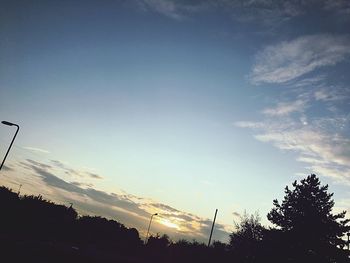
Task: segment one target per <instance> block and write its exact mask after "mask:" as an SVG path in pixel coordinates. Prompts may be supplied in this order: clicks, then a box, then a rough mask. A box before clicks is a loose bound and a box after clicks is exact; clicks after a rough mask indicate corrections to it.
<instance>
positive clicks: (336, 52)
mask: <svg viewBox="0 0 350 263" xmlns="http://www.w3.org/2000/svg"><path fill="white" fill-rule="evenodd" d="M349 54H350V39H349V37H347V36H335V35H309V36H303V37H299V38H296V39H294V40H291V41H283V42H281V43H278V44H276V45H271V46H267V47H266V48H264V49H263V50H262V51H261V52H260V53H258V54H257V56H256V62H255V65H254V67H253V70H252V73H251V81H252V82H253V83H255V84H259V83H285V82H288V81H291V80H294V79H296V78H299V77H301V76H303V75H305V74H307V73H309V72H312V71H314V70H316V69H318V68H321V67H324V66H331V65H335V64H337V63H339V62H341V61H342V60H344V58H345V57H346V56H348V55H349Z"/></svg>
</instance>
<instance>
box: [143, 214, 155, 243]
mask: <svg viewBox="0 0 350 263" xmlns="http://www.w3.org/2000/svg"><path fill="white" fill-rule="evenodd" d="M156 215H158V214H157V213H155V214H153V215H151V219H150V220H149V224H148V229H147V235H146V239H145V244H146V243H147V238H148V234H149V229H150V228H151V223H152V219H153V216H156Z"/></svg>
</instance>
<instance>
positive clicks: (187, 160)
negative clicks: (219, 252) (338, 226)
mask: <svg viewBox="0 0 350 263" xmlns="http://www.w3.org/2000/svg"><path fill="white" fill-rule="evenodd" d="M349 14H350V4H349V3H348V2H346V1H342V0H335V1H328V0H322V1H316V0H309V1H305V2H300V3H299V2H298V1H296V2H295V1H284V2H283V3H280V2H276V1H260V0H254V1H250V2H249V3H247V2H244V1H239V0H232V1H226V0H217V1H213V0H201V1H197V2H193V1H186V0H185V1H174V0H130V1H123V0H120V1H104V2H100V1H92V0H91V1H72V2H68V1H67V2H66V1H63V2H56V1H38V2H33V1H18V2H16V3H14V2H13V1H5V2H4V4H3V8H2V9H1V10H0V19H1V25H2V26H1V27H0V39H1V40H2V41H1V42H0V55H1V57H2V60H1V61H0V121H10V122H13V123H17V124H19V125H20V127H21V128H20V131H19V133H18V136H17V138H16V141H15V142H14V146H13V147H12V149H11V151H10V153H9V156H8V158H7V160H6V163H5V167H4V168H3V169H2V170H1V171H0V184H1V185H4V186H7V187H10V188H12V189H13V190H14V191H16V190H17V189H18V188H19V185H22V187H21V193H23V194H26V193H27V194H34V195H38V194H41V195H42V196H43V197H44V198H47V199H50V200H52V201H54V202H58V203H62V204H66V205H68V204H69V203H73V204H74V208H75V209H77V211H79V213H81V214H95V215H100V216H104V217H107V218H111V219H114V220H117V221H118V222H121V223H123V224H124V225H126V226H127V227H135V228H137V229H138V230H139V231H140V234H141V235H145V232H146V231H147V226H148V223H149V219H150V216H151V214H153V213H158V214H159V215H160V216H158V217H155V218H154V222H153V223H152V228H151V231H150V233H152V234H155V233H157V232H159V233H161V234H163V233H166V234H168V235H169V236H170V237H171V238H172V239H174V240H177V239H179V238H186V239H187V240H190V239H192V238H195V239H197V240H199V241H203V242H206V241H207V240H208V237H209V233H210V228H211V223H212V220H213V217H214V213H215V209H218V215H217V220H216V225H215V229H214V232H213V239H212V240H220V241H223V242H227V240H228V234H229V233H231V232H232V231H233V229H234V222H238V221H239V220H240V217H241V216H242V215H243V214H244V213H245V211H246V212H247V213H249V214H254V213H255V212H258V213H259V214H260V216H261V218H262V223H263V224H264V225H269V224H270V223H269V221H268V220H267V218H266V215H267V213H268V212H269V211H270V210H271V208H272V201H273V199H278V200H281V198H282V197H283V194H284V187H285V186H286V185H291V183H292V182H293V181H294V180H298V181H299V180H300V179H302V178H304V177H306V176H307V175H310V174H317V176H319V177H320V179H321V182H322V183H323V184H328V185H329V191H330V192H331V193H334V200H335V205H336V207H335V212H339V211H342V210H345V211H347V212H348V213H347V214H348V215H347V217H349V211H350V191H349V187H350V150H349V149H350V147H349V146H350V111H349V108H350V87H349V83H350V82H349V80H350V75H349V74H347V73H348V68H349V66H350V65H349V64H350V61H349V58H350V32H349V28H350V15H349ZM14 132H15V130H14V129H13V128H12V127H9V126H5V125H2V124H1V125H0V156H1V158H3V157H2V156H4V155H5V153H6V150H7V148H8V146H9V144H10V142H11V139H12V137H13V135H14Z"/></svg>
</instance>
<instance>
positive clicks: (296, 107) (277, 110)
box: [263, 99, 306, 116]
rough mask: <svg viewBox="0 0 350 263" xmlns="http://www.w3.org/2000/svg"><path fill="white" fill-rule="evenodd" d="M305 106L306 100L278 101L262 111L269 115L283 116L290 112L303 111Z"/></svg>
mask: <svg viewBox="0 0 350 263" xmlns="http://www.w3.org/2000/svg"><path fill="white" fill-rule="evenodd" d="M305 107H306V101H304V100H300V99H299V100H296V101H293V102H279V103H278V104H277V106H276V107H274V108H267V109H265V110H263V113H264V114H266V115H269V116H284V115H288V114H290V113H292V112H303V111H304V109H305Z"/></svg>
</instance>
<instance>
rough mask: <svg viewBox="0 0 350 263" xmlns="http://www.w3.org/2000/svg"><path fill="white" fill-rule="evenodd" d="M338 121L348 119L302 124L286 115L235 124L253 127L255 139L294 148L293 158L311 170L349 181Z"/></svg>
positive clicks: (347, 145)
mask: <svg viewBox="0 0 350 263" xmlns="http://www.w3.org/2000/svg"><path fill="white" fill-rule="evenodd" d="M339 122H343V125H344V123H349V122H350V119H349V118H345V117H344V118H339V119H331V118H321V119H314V120H312V121H311V122H310V123H309V124H308V125H303V124H302V123H300V122H296V121H293V120H292V119H290V118H288V119H284V118H283V119H278V118H277V119H272V120H271V119H269V120H267V121H266V122H265V124H263V122H258V123H257V124H256V125H255V126H254V124H253V122H252V123H249V125H240V124H241V123H238V126H239V127H247V128H252V129H254V130H255V132H256V134H255V138H256V139H257V140H260V141H262V142H269V143H272V144H273V145H274V146H275V147H277V148H279V149H281V150H287V151H294V152H295V153H297V154H298V157H297V161H300V162H303V163H305V164H306V165H308V166H307V168H308V169H310V170H311V171H313V172H314V173H316V174H320V175H323V176H328V177H332V178H333V179H335V180H336V181H341V182H347V183H348V184H350V139H348V138H346V137H345V135H344V134H343V135H342V134H340V133H339V129H340V127H341V124H340V123H339ZM286 123H288V124H286ZM243 124H244V122H243ZM286 127H287V128H286Z"/></svg>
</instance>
